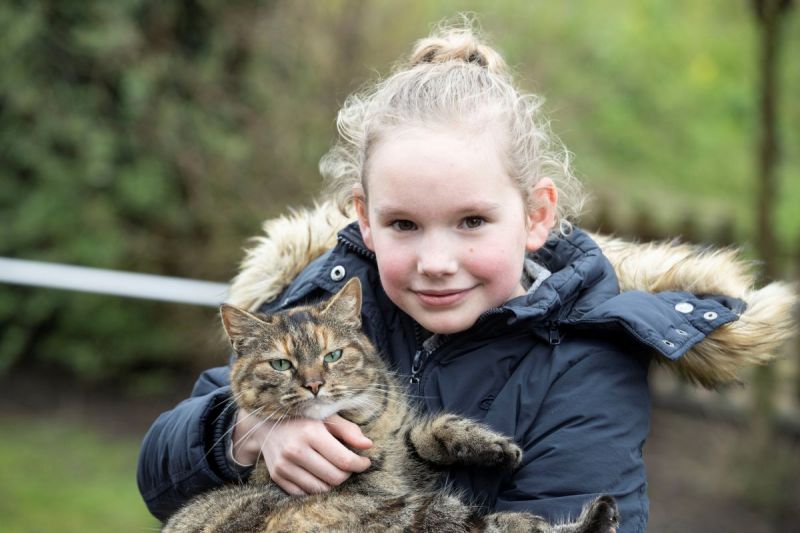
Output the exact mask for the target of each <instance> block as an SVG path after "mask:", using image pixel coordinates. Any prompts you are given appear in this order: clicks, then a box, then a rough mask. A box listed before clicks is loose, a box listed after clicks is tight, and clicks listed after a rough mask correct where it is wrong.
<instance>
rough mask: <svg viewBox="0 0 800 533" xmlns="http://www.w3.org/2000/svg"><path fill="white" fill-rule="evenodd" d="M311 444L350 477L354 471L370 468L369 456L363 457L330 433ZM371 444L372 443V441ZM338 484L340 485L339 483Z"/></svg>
mask: <svg viewBox="0 0 800 533" xmlns="http://www.w3.org/2000/svg"><path fill="white" fill-rule="evenodd" d="M356 427H358V426H356ZM360 431H361V430H359V432H360ZM363 438H366V437H363ZM367 440H369V439H367ZM310 444H311V446H312V447H313V448H314V449H315V450H316V451H317V452H318V453H319V454H320V455H321V456H322V458H323V459H325V461H326V462H328V463H329V464H331V466H333V467H335V468H337V469H338V470H341V471H344V472H346V473H347V476H348V477H349V476H350V474H351V473H352V472H363V471H364V470H366V469H367V468H369V465H370V460H369V459H368V458H367V457H361V456H360V455H357V454H355V453H353V452H352V451H351V450H349V449H347V447H346V446H345V445H344V444H342V443H341V442H340V441H339V440H338V439H337V438H336V437H335V436H334V435H332V434H330V433H327V432H326V433H325V434H324V435H321V436H320V438H319V439H317V440H315V441H313V442H311V443H310ZM370 445H372V443H371V442H370ZM345 479H347V478H345ZM342 481H344V480H342ZM340 483H341V481H340ZM336 484H337V485H338V483H336Z"/></svg>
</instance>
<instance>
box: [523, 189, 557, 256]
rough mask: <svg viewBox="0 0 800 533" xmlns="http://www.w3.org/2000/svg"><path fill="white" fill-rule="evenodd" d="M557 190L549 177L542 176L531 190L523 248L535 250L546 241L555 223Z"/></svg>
mask: <svg viewBox="0 0 800 533" xmlns="http://www.w3.org/2000/svg"><path fill="white" fill-rule="evenodd" d="M557 205H558V190H557V189H556V185H555V183H553V180H551V179H550V178H542V179H540V180H539V182H538V183H537V184H536V185H535V186H534V187H533V190H532V191H531V197H530V202H529V203H528V238H527V240H526V242H525V249H526V250H527V251H528V252H535V251H536V250H538V249H539V248H541V247H542V246H544V243H545V242H546V241H547V237H548V236H549V235H550V230H551V229H553V226H555V224H556V206H557Z"/></svg>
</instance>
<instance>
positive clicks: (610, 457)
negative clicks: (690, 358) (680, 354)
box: [496, 345, 650, 533]
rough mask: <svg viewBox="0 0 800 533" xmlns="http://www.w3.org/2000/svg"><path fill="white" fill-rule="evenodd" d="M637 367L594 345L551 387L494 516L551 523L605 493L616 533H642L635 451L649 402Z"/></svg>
mask: <svg viewBox="0 0 800 533" xmlns="http://www.w3.org/2000/svg"><path fill="white" fill-rule="evenodd" d="M644 361H645V360H644V359H643V360H641V361H640V360H638V359H636V358H635V357H633V356H631V355H627V354H625V353H622V352H621V351H620V350H618V349H615V348H614V347H612V346H610V345H605V346H599V347H598V349H597V350H594V351H592V352H591V353H586V354H585V355H583V357H581V358H579V359H578V360H576V361H575V363H574V364H572V365H571V366H570V367H569V368H568V370H566V371H565V372H564V373H563V374H562V375H561V376H560V377H558V378H557V379H556V380H555V381H554V382H553V383H552V385H551V387H550V390H549V391H548V393H547V395H546V396H545V399H544V402H543V404H542V406H541V409H540V410H539V412H538V415H537V416H536V418H535V420H533V421H532V426H531V428H530V429H529V430H528V432H527V434H526V435H525V438H524V442H523V447H524V452H525V453H524V459H523V465H522V466H521V467H520V469H519V470H518V471H517V472H516V473H515V475H514V477H513V479H512V481H511V483H510V484H509V485H508V486H507V487H505V489H504V490H502V491H501V493H500V494H499V496H498V499H497V504H496V510H498V511H501V510H515V511H529V512H533V513H535V514H539V515H543V516H545V517H547V518H549V519H551V520H558V519H564V518H566V517H568V516H573V517H575V516H577V514H578V513H579V512H580V510H581V507H582V506H583V505H585V504H587V503H588V502H589V501H591V500H592V499H593V498H594V497H595V496H597V495H599V494H611V495H613V496H614V497H615V498H616V499H617V502H618V504H619V507H620V514H621V516H622V520H621V527H620V529H619V533H632V532H643V531H645V529H646V526H647V515H648V500H647V483H646V477H645V470H644V462H643V459H642V446H643V445H644V441H645V438H646V437H647V433H648V431H649V416H650V399H649V390H648V384H647V364H646V362H644Z"/></svg>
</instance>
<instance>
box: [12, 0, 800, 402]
mask: <svg viewBox="0 0 800 533" xmlns="http://www.w3.org/2000/svg"><path fill="white" fill-rule="evenodd" d="M748 6H749V2H746V1H745V0H741V1H738V2H733V3H731V2H729V1H728V0H715V1H713V2H702V3H697V2H690V1H688V0H681V1H670V0H647V1H645V2H639V1H635V0H627V1H624V2H619V3H615V4H614V6H613V7H611V6H607V5H600V4H597V5H595V4H590V3H586V2H574V1H565V2H556V3H553V2H544V1H534V2H529V1H525V0H502V1H497V2H491V3H489V2H474V1H473V2H450V1H442V2H424V1H408V2H395V3H382V2H381V3H378V2H375V3H373V2H366V1H359V0H337V1H330V2H312V1H299V2H289V1H260V2H259V1H255V0H252V1H246V0H228V1H222V0H180V1H169V2H164V1H155V0H119V1H113V2H109V1H103V0H87V1H64V0H61V1H59V0H29V1H21V0H20V1H15V2H14V1H9V2H4V3H2V4H0V35H2V46H0V235H1V237H0V256H11V257H21V258H28V259H42V260H52V261H58V262H66V263H73V264H80V265H87V266H95V267H105V268H115V269H124V270H132V271H140V272H151V273H159V274H167V275H176V276H183V277H192V278H200V279H213V280H226V279H229V278H230V277H231V276H232V275H233V274H234V273H235V268H236V264H237V262H238V260H239V258H240V256H241V247H242V246H243V244H244V239H245V237H247V236H250V235H253V234H255V233H257V232H258V226H259V222H260V220H262V219H263V218H266V217H268V216H272V215H274V214H276V213H278V212H281V211H283V210H284V209H285V207H286V206H287V205H299V204H306V203H308V201H309V199H310V198H311V197H312V195H313V194H314V193H315V192H316V191H317V190H318V188H319V178H318V176H317V171H316V165H317V161H318V159H319V157H320V155H322V153H324V151H325V150H326V148H327V146H328V145H329V143H330V141H331V138H332V136H333V133H334V117H335V111H336V109H337V107H338V104H339V103H341V101H342V100H343V99H344V97H345V96H346V95H347V94H348V93H349V92H350V91H351V90H353V89H354V88H355V87H356V86H357V85H358V84H360V83H361V82H363V81H365V80H367V79H368V78H370V77H372V76H373V75H374V70H375V69H380V71H381V72H386V67H387V65H389V64H390V62H392V61H393V60H394V59H396V58H397V57H398V56H400V55H401V54H403V53H405V51H406V50H407V49H408V47H409V45H410V43H411V41H412V40H413V39H414V38H417V37H420V36H422V35H424V34H426V33H427V32H428V31H429V29H430V26H431V25H432V23H434V22H435V21H437V20H439V19H440V18H442V17H445V16H448V15H452V14H453V13H455V12H456V10H457V9H473V10H475V11H476V12H478V14H479V15H480V18H481V20H482V21H483V23H484V26H485V27H486V29H487V30H488V31H489V33H490V34H492V35H493V36H494V37H495V41H496V42H497V44H498V46H499V47H500V48H501V50H502V51H503V52H504V53H505V54H506V56H507V58H508V59H509V62H510V63H511V64H513V65H517V66H518V68H519V70H520V75H521V77H522V79H523V83H524V84H525V85H526V86H527V87H528V88H530V89H533V90H536V91H538V92H542V93H544V95H545V96H546V97H547V98H548V102H549V105H548V108H549V110H550V111H551V115H552V116H553V117H554V118H555V120H554V124H553V127H554V129H555V131H556V132H558V133H559V134H560V135H561V136H562V138H563V139H564V140H565V141H566V142H567V144H568V146H569V147H570V148H571V149H572V151H573V152H575V153H576V154H577V160H576V161H577V168H578V171H579V173H580V174H581V175H582V176H583V177H585V178H586V181H587V182H588V183H589V185H590V188H591V189H593V190H594V192H595V194H596V195H597V196H599V197H600V198H601V199H602V200H603V201H604V202H605V204H606V205H607V209H606V214H607V213H611V214H612V216H611V218H612V220H610V221H608V220H607V221H606V222H605V224H606V225H607V228H606V229H619V228H623V229H624V228H625V227H626V226H628V225H636V224H638V223H639V222H638V221H637V219H636V217H637V214H638V213H641V212H648V213H652V214H653V218H654V220H653V221H652V223H653V224H654V225H656V226H657V227H658V228H660V229H658V231H657V232H656V233H658V232H669V231H674V230H675V228H680V227H681V225H682V224H683V225H685V224H686V221H687V217H688V218H690V219H691V220H692V223H693V224H695V225H696V226H699V227H700V228H703V227H708V228H711V229H712V230H715V231H716V229H717V228H719V227H723V228H727V229H728V230H729V231H728V234H732V235H734V236H736V237H738V238H740V239H747V238H748V236H749V235H750V230H751V228H752V215H751V213H752V205H751V203H750V202H751V200H750V199H751V197H752V190H753V186H752V183H753V180H754V177H753V176H752V174H753V172H754V170H753V169H754V168H755V165H754V163H753V162H752V156H751V155H750V154H751V151H753V146H754V144H755V132H754V127H755V126H754V118H753V117H754V116H755V115H754V113H755V112H754V110H755V106H756V103H755V87H756V80H755V74H754V73H755V71H756V69H755V66H754V61H755V60H756V59H755V44H754V39H753V24H752V20H751V19H752V15H751V14H750V13H749V10H748ZM798 18H800V17H794V20H792V21H791V24H792V26H791V27H790V28H788V29H787V31H786V34H787V43H786V48H787V52H786V56H787V57H792V53H794V54H795V55H796V52H797V51H798V48H800V37H798V34H800V31H797V30H798V28H800V24H798V22H797V19H798ZM600 19H602V20H603V21H604V22H603V23H602V24H599V23H598V21H599V20H600ZM792 51H794V52H792ZM784 72H785V74H784V76H783V78H782V79H783V82H784V87H783V96H782V103H783V104H784V107H783V109H784V111H783V113H784V117H785V121H784V122H783V123H782V128H783V130H782V131H783V132H784V138H785V148H786V151H785V159H784V161H785V164H784V169H785V170H784V171H783V174H782V177H783V180H784V183H785V184H786V188H785V189H784V191H783V194H782V204H781V205H779V206H776V215H777V217H778V220H779V222H780V225H781V238H782V239H783V242H785V243H793V242H795V241H800V239H799V238H798V232H797V230H798V224H797V218H798V214H797V212H796V209H795V208H794V207H793V206H794V205H797V202H798V201H800V180H798V179H797V177H798V170H797V168H798V167H800V165H798V161H799V160H800V153H798V152H800V149H798V145H800V132H798V130H797V127H796V124H798V123H800V105H798V103H797V101H796V98H791V95H792V94H794V95H796V94H798V93H799V92H800V73H798V72H797V70H796V69H790V68H785V69H784ZM793 124H794V125H795V126H792V125H793ZM0 329H1V330H2V335H0V368H5V369H14V368H20V367H24V366H35V367H36V368H42V367H43V366H44V365H46V366H47V367H50V368H53V369H55V370H56V371H61V370H62V369H68V370H70V371H71V372H73V373H74V374H76V375H78V376H81V377H83V378H85V379H90V380H103V379H109V378H115V379H125V380H126V381H128V380H131V379H133V382H134V383H139V385H137V386H142V387H147V386H149V385H147V384H148V383H151V381H149V380H150V379H151V377H152V376H153V375H156V376H157V375H159V372H165V371H166V372H167V373H169V372H173V373H177V372H184V373H185V369H186V367H187V366H188V367H194V368H200V367H202V366H204V365H207V364H209V363H211V362H213V361H222V360H223V358H224V352H223V355H221V354H220V352H221V350H223V351H224V345H223V344H222V343H221V342H220V341H219V339H218V334H217V329H218V328H217V324H216V318H215V316H214V313H213V312H212V311H209V310H198V309H192V308H188V307H185V306H178V305H163V304H155V303H146V302H137V301H131V300H119V299H115V298H108V297H101V296H91V295H80V294H71V293H66V292H59V291H51V290H36V289H27V288H14V287H2V286H0ZM131 376H133V378H132V377H131ZM156 383H157V382H156Z"/></svg>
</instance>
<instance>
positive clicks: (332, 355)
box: [322, 350, 342, 363]
mask: <svg viewBox="0 0 800 533" xmlns="http://www.w3.org/2000/svg"><path fill="white" fill-rule="evenodd" d="M341 358H342V351H341V350H334V351H332V352H329V353H327V354H325V357H323V358H322V359H323V360H324V361H325V362H326V363H333V362H334V361H338V360H339V359H341Z"/></svg>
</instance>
